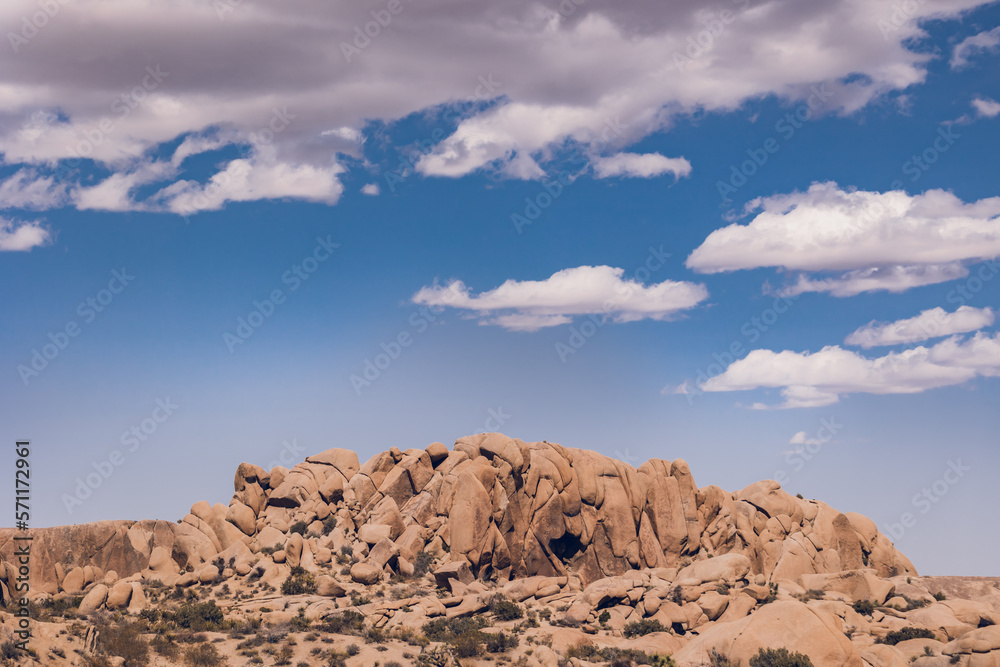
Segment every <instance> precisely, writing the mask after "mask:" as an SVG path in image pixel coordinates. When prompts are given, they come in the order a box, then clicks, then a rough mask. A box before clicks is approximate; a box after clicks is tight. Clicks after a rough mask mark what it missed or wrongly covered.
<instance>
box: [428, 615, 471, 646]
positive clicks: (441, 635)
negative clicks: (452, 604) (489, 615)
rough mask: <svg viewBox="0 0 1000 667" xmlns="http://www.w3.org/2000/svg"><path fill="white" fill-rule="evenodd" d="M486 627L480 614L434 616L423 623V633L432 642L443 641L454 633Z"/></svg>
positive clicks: (463, 632)
mask: <svg viewBox="0 0 1000 667" xmlns="http://www.w3.org/2000/svg"><path fill="white" fill-rule="evenodd" d="M484 627H486V620H485V619H484V618H482V617H481V616H475V617H467V618H435V619H434V620H433V621H428V622H427V623H424V627H423V633H424V634H425V635H427V638H428V639H430V640H431V641H432V642H444V641H448V639H449V638H451V637H454V636H455V635H461V634H465V633H466V632H471V631H474V630H481V629H482V628H484Z"/></svg>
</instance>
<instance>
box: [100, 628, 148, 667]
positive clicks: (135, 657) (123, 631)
mask: <svg viewBox="0 0 1000 667" xmlns="http://www.w3.org/2000/svg"><path fill="white" fill-rule="evenodd" d="M99 631H100V634H99V635H98V636H99V637H100V649H101V651H102V652H104V653H107V654H108V655H114V656H118V657H119V658H124V660H125V667H145V665H148V664H149V642H148V641H146V638H145V637H143V636H142V631H141V628H140V627H139V624H137V623H128V622H126V623H122V624H120V625H101V626H100V628H99Z"/></svg>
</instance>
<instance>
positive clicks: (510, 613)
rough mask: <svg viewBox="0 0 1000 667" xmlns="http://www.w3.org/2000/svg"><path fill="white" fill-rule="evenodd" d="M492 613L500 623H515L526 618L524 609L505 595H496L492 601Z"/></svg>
mask: <svg viewBox="0 0 1000 667" xmlns="http://www.w3.org/2000/svg"><path fill="white" fill-rule="evenodd" d="M489 608H490V611H491V612H493V615H494V616H495V617H496V619H497V620H498V621H513V620H516V619H518V618H523V617H524V609H522V608H521V605H519V604H517V603H516V602H511V601H510V600H508V599H507V598H505V597H504V596H503V595H495V596H493V599H492V600H490V607H489Z"/></svg>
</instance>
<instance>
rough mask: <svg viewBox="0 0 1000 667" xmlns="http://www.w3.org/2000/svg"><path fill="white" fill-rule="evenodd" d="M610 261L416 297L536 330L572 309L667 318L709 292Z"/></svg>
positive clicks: (562, 320)
mask: <svg viewBox="0 0 1000 667" xmlns="http://www.w3.org/2000/svg"><path fill="white" fill-rule="evenodd" d="M624 273H625V271H624V270H623V269H619V268H613V267H610V266H579V267H576V268H572V269H563V270H562V271H558V272H556V273H554V274H552V276H551V277H549V278H546V279H545V280H525V281H516V280H508V281H506V282H505V283H503V284H502V285H500V286H499V287H497V288H495V289H492V290H490V291H488V292H482V293H480V294H478V295H476V294H472V292H471V290H470V289H469V288H468V287H467V286H466V285H465V283H463V282H462V281H460V280H454V281H452V282H450V283H448V284H447V285H443V286H442V285H437V284H435V285H433V286H431V287H424V288H422V289H421V290H420V291H419V292H417V293H416V294H415V295H414V296H413V302H414V303H419V304H424V305H434V306H448V307H451V308H458V309H461V310H466V311H471V313H473V314H474V315H475V316H476V317H478V318H479V320H480V323H481V324H493V325H498V326H502V327H504V328H506V329H511V330H516V331H537V330H538V329H541V328H543V327H552V326H558V325H560V324H568V323H569V322H571V321H572V316H574V315H593V314H603V315H606V316H607V317H608V318H609V319H610V320H612V321H614V322H633V321H637V320H643V319H653V320H665V319H668V318H670V317H671V316H673V315H676V314H677V313H679V312H680V311H683V310H688V309H691V308H694V307H695V306H696V305H697V304H698V303H700V302H702V301H704V300H705V299H706V298H708V290H707V289H705V286H704V285H700V284H696V283H689V282H676V281H672V280H665V281H663V282H661V283H656V284H652V285H643V284H642V283H639V282H637V281H636V280H635V279H623V276H624Z"/></svg>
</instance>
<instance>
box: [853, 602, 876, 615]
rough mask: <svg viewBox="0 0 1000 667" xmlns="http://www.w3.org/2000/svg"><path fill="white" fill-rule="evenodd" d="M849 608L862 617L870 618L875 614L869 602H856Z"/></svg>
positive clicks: (872, 605) (873, 607)
mask: <svg viewBox="0 0 1000 667" xmlns="http://www.w3.org/2000/svg"><path fill="white" fill-rule="evenodd" d="M851 606H852V607H854V611H856V612H858V613H859V614H861V615H862V616H871V615H872V614H873V613H875V605H874V604H873V603H872V602H871V601H870V600H858V601H857V602H855V603H854V604H853V605H851Z"/></svg>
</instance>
